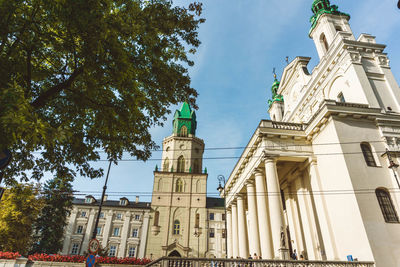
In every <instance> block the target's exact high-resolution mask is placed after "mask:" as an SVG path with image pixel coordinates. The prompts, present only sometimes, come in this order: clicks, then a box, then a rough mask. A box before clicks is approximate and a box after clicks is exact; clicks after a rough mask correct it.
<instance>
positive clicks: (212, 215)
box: [210, 212, 214, 221]
mask: <svg viewBox="0 0 400 267" xmlns="http://www.w3.org/2000/svg"><path fill="white" fill-rule="evenodd" d="M210 221H214V213H212V212H211V213H210Z"/></svg>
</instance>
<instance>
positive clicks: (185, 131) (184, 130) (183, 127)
mask: <svg viewBox="0 0 400 267" xmlns="http://www.w3.org/2000/svg"><path fill="white" fill-rule="evenodd" d="M179 135H180V136H183V137H186V136H188V130H187V127H186V126H185V125H183V126H182V127H181V131H180V134H179Z"/></svg>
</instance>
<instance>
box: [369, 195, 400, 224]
mask: <svg viewBox="0 0 400 267" xmlns="http://www.w3.org/2000/svg"><path fill="white" fill-rule="evenodd" d="M375 194H376V197H377V198H378V202H379V206H380V207H381V211H382V214H383V218H385V222H387V223H398V222H399V217H398V216H397V212H396V210H395V208H394V206H393V202H392V199H391V198H390V194H389V192H388V191H387V190H385V189H383V188H378V189H376V190H375Z"/></svg>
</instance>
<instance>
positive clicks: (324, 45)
mask: <svg viewBox="0 0 400 267" xmlns="http://www.w3.org/2000/svg"><path fill="white" fill-rule="evenodd" d="M320 41H321V44H322V45H323V47H324V48H325V52H327V51H328V49H329V45H328V41H327V40H326V36H325V34H324V33H323V34H321V38H320Z"/></svg>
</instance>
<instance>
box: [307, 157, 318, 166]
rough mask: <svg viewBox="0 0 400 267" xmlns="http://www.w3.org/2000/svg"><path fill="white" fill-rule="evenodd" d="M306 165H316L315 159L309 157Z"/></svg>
mask: <svg viewBox="0 0 400 267" xmlns="http://www.w3.org/2000/svg"><path fill="white" fill-rule="evenodd" d="M308 163H309V164H310V165H317V158H316V157H309V158H308Z"/></svg>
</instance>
